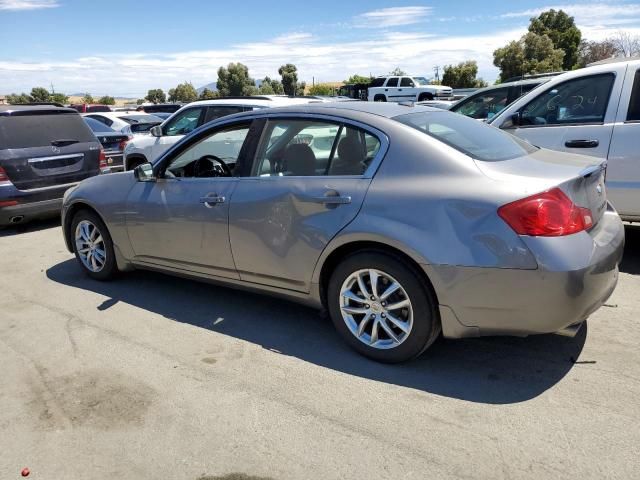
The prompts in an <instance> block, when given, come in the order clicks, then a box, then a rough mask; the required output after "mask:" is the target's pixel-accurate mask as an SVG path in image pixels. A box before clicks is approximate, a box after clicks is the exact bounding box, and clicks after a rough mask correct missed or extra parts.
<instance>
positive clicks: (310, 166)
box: [252, 120, 380, 177]
mask: <svg viewBox="0 0 640 480" xmlns="http://www.w3.org/2000/svg"><path fill="white" fill-rule="evenodd" d="M379 149H380V141H379V140H378V138H377V137H375V136H374V135H371V134H370V133H368V132H365V131H363V130H361V129H359V128H355V127H351V126H348V125H341V124H339V123H333V122H326V121H316V120H275V121H270V122H268V123H267V125H266V126H265V130H264V133H263V135H262V140H261V142H260V146H259V147H258V154H257V155H256V161H255V163H254V167H253V171H252V175H253V176H262V177H274V176H275V177H284V176H304V177H313V176H323V175H362V174H364V172H365V171H366V169H367V168H368V166H369V164H370V163H371V161H372V160H373V158H374V157H375V156H376V154H377V153H378V150H379Z"/></svg>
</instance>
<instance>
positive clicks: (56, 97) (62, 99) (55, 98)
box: [49, 93, 69, 105]
mask: <svg viewBox="0 0 640 480" xmlns="http://www.w3.org/2000/svg"><path fill="white" fill-rule="evenodd" d="M49 101H50V102H55V103H59V104H61V105H64V104H65V103H67V102H69V97H68V96H66V95H65V94H64V93H52V94H51V96H50V97H49Z"/></svg>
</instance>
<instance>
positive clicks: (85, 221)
mask: <svg viewBox="0 0 640 480" xmlns="http://www.w3.org/2000/svg"><path fill="white" fill-rule="evenodd" d="M81 224H82V225H83V226H86V227H88V230H85V234H84V236H82V234H81V232H80V231H81V230H82V229H83V228H84V227H83V226H80V225H81ZM79 226H80V227H79ZM91 226H92V227H93V228H95V229H97V235H94V234H93V229H92V228H91ZM69 235H70V238H71V242H72V245H73V253H74V254H75V256H76V260H77V261H78V263H79V264H80V267H81V268H82V270H83V271H84V272H85V273H86V274H87V275H89V276H90V277H91V278H93V279H95V280H110V279H112V278H114V277H115V276H116V274H117V273H118V266H117V264H116V256H115V253H114V251H113V241H112V240H111V235H110V234H109V230H108V229H107V226H106V225H105V224H104V222H103V221H102V220H101V219H100V217H98V215H97V214H95V213H94V212H92V211H90V210H80V211H79V212H78V213H76V214H75V215H74V217H73V220H72V221H71V231H70V232H69ZM78 235H81V236H80V237H78ZM88 237H90V239H93V241H95V240H98V239H99V238H100V237H101V239H102V241H101V242H100V241H97V242H96V243H93V242H92V243H91V244H92V245H94V246H95V248H94V249H93V250H92V251H91V252H89V253H88V254H84V253H81V249H82V248H87V246H89V245H90V244H88V243H87V242H86V240H84V239H86V238H88ZM100 246H102V248H100ZM100 251H102V252H104V257H101V254H100V253H99V252H100ZM92 258H93V260H92ZM90 266H97V267H99V268H90Z"/></svg>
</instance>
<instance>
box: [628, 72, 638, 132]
mask: <svg viewBox="0 0 640 480" xmlns="http://www.w3.org/2000/svg"><path fill="white" fill-rule="evenodd" d="M627 121H628V122H639V121H640V70H638V71H636V78H635V80H634V81H633V91H632V92H631V100H629V113H627Z"/></svg>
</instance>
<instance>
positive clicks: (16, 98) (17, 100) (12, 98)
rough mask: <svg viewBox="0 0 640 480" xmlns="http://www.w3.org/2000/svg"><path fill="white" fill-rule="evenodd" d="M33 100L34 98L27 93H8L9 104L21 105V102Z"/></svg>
mask: <svg viewBox="0 0 640 480" xmlns="http://www.w3.org/2000/svg"><path fill="white" fill-rule="evenodd" d="M31 102H33V98H31V97H30V96H29V95H27V94H26V93H24V92H23V93H20V94H18V93H11V94H9V95H7V103H9V105H20V104H21V103H31Z"/></svg>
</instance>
